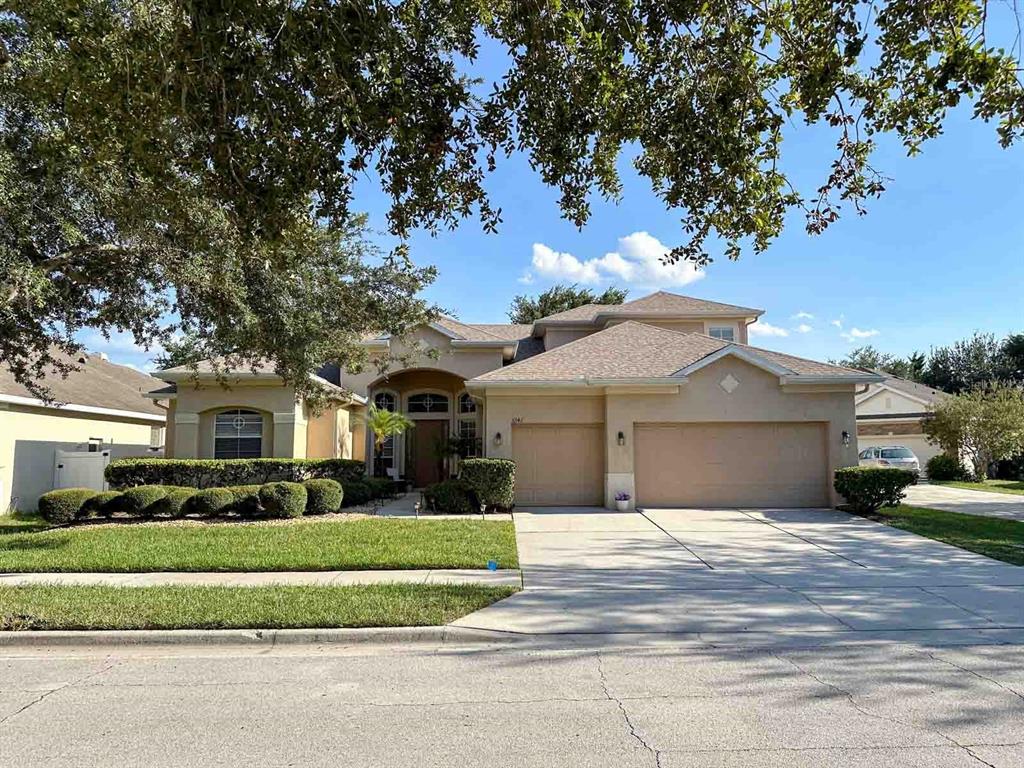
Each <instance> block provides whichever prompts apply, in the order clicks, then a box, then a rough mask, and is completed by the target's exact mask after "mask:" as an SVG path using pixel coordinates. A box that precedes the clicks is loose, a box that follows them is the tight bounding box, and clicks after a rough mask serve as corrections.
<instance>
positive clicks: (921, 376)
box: [832, 333, 1024, 394]
mask: <svg viewBox="0 0 1024 768" xmlns="http://www.w3.org/2000/svg"><path fill="white" fill-rule="evenodd" d="M832 362H838V363H839V365H845V366H848V367H853V368H870V369H872V370H881V371H885V372H886V373H890V374H892V375H893V376H898V377H899V378H901V379H909V380H910V381H917V382H920V383H921V384H924V385H925V386H928V387H933V388H935V389H940V390H942V391H943V392H949V393H951V394H959V393H961V392H967V391H970V390H973V389H976V388H978V387H982V386H988V385H991V384H993V383H995V384H1008V385H1011V386H1012V385H1024V333H1012V334H1010V335H1009V336H1006V337H1005V338H1003V339H997V338H996V336H995V334H992V333H975V334H974V335H973V336H971V337H970V338H967V339H961V340H960V341H957V342H955V343H953V344H951V345H949V346H945V347H934V348H932V350H931V351H929V352H928V353H927V354H925V353H923V352H912V353H911V354H910V355H908V356H907V357H897V356H895V355H890V354H887V353H885V352H881V351H880V350H878V349H876V348H875V347H873V346H870V345H869V346H865V347H858V348H857V349H855V350H853V351H852V352H850V354H848V355H847V356H846V357H844V358H843V359H841V360H838V361H832Z"/></svg>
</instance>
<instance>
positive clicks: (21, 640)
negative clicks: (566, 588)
mask: <svg viewBox="0 0 1024 768" xmlns="http://www.w3.org/2000/svg"><path fill="white" fill-rule="evenodd" d="M516 637H517V636H516V635H511V634H508V633H504V632H494V631H491V630H483V629H468V628H463V627H448V626H439V627H360V628H354V629H166V630H165V629H130V630H59V631H38V630H30V631H25V632H0V648H41V647H51V648H60V647H72V646H154V645H174V646H190V645H191V646H200V645H202V646H210V645H214V646H219V645H247V646H267V647H270V648H273V647H274V646H276V645H372V644H381V645H386V644H395V643H403V644H405V643H408V644H415V643H432V644H445V643H480V642H494V641H507V640H513V639H514V638H516Z"/></svg>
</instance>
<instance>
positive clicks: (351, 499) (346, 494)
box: [341, 477, 373, 507]
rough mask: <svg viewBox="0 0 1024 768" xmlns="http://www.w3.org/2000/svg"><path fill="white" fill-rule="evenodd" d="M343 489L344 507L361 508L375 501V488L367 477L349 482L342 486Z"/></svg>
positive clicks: (342, 501)
mask: <svg viewBox="0 0 1024 768" xmlns="http://www.w3.org/2000/svg"><path fill="white" fill-rule="evenodd" d="M341 489H342V499H341V504H342V506H343V507H361V506H363V505H364V504H369V503H370V502H371V501H372V500H373V488H372V487H371V485H370V483H369V480H368V479H367V478H365V477H360V478H357V479H355V480H348V481H346V482H344V483H342V484H341Z"/></svg>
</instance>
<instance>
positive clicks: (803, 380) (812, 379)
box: [779, 373, 880, 384]
mask: <svg viewBox="0 0 1024 768" xmlns="http://www.w3.org/2000/svg"><path fill="white" fill-rule="evenodd" d="M879 380H880V377H878V376H875V375H874V374H873V373H864V374H857V373H850V374H836V375H835V376H832V375H827V376H823V375H817V374H816V375H811V374H806V373H794V374H790V375H784V376H780V377H779V383H781V384H874V383H875V382H877V381H879Z"/></svg>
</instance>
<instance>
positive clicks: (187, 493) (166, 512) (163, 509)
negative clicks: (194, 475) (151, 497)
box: [150, 488, 199, 518]
mask: <svg viewBox="0 0 1024 768" xmlns="http://www.w3.org/2000/svg"><path fill="white" fill-rule="evenodd" d="M197 493H199V489H198V488H168V489H167V494H166V495H165V496H164V497H163V498H162V499H159V500H158V501H156V502H154V503H153V506H152V507H150V514H152V515H161V516H166V517H174V518H178V517H184V516H185V515H186V513H187V512H188V511H189V502H190V501H191V500H192V497H193V496H195V495H196V494H197Z"/></svg>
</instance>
